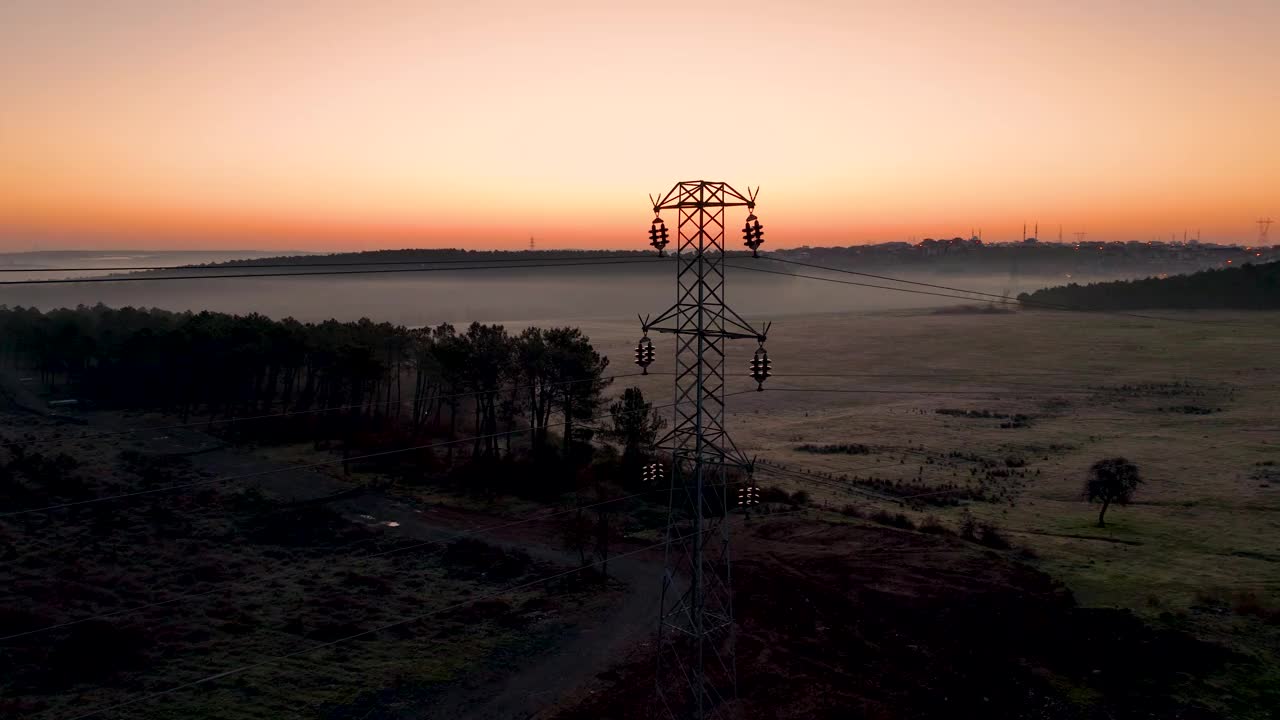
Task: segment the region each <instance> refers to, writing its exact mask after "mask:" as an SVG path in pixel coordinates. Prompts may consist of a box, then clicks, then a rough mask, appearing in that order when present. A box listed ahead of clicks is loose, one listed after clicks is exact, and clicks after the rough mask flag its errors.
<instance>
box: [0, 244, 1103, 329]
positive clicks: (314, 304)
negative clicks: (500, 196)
mask: <svg viewBox="0 0 1280 720" xmlns="http://www.w3.org/2000/svg"><path fill="white" fill-rule="evenodd" d="M134 262H135V263H136V260H135V261H134ZM146 262H148V263H154V262H155V260H147V261H146ZM189 262H196V261H195V260H189ZM732 262H733V263H734V264H740V265H747V266H750V267H758V268H761V269H766V270H771V271H774V272H779V271H785V268H783V267H781V266H779V265H778V264H777V263H773V262H770V261H767V260H754V261H753V260H749V259H734V260H733V261H732ZM122 264H123V263H122ZM104 266H105V265H104ZM229 272H230V271H229ZM248 272H254V271H252V270H249V271H248ZM674 273H675V267H674V265H673V264H672V263H669V262H655V263H654V264H653V265H642V266H639V267H637V266H636V265H625V266H618V265H603V266H600V267H586V266H582V267H569V268H529V269H527V270H523V271H521V270H467V271H452V272H451V271H445V272H430V273H412V272H405V273H394V274H392V273H388V274H383V275H356V276H319V277H305V278H301V277H300V278H263V279H252V278H241V279H222V280H212V279H211V280H183V281H162V280H161V281H148V282H120V283H92V284H84V285H76V284H68V285H47V286H34V285H17V286H9V287H3V286H0V304H3V305H8V306H11V307H12V306H19V305H20V306H34V307H36V308H39V309H41V310H49V309H53V308H58V307H75V306H77V305H93V304H96V303H99V302H101V303H103V304H106V305H108V306H110V307H124V306H133V307H156V308H162V309H165V310H174V311H184V310H191V311H194V312H199V311H201V310H211V311H218V312H226V313H235V314H247V313H260V314H263V315H266V316H268V317H271V318H276V319H279V318H284V317H293V318H295V319H297V320H301V321H322V320H328V319H330V318H334V319H337V320H358V319H360V318H362V317H367V318H369V319H371V320H375V321H387V322H392V323H398V324H403V325H408V326H421V325H434V324H438V323H441V322H452V323H470V322H472V321H481V322H503V321H511V322H531V321H538V320H548V321H553V320H554V321H556V322H568V321H572V320H577V319H597V320H599V319H628V318H634V317H635V315H636V313H637V312H658V311H660V310H661V309H664V308H665V307H666V306H667V305H670V304H671V302H672V300H673V299H674ZM84 274H85V275H86V276H88V275H101V274H102V273H87V272H86V273H84ZM726 276H727V290H726V300H727V301H729V302H731V303H732V304H733V306H734V308H735V309H737V310H738V312H739V313H743V314H744V316H745V315H749V316H751V317H754V318H760V319H768V318H774V317H781V316H787V315H796V314H809V313H827V312H877V311H884V310H901V309H917V308H928V307H944V306H952V305H957V304H966V303H969V304H972V303H970V301H965V300H953V299H950V298H945V297H937V296H932V295H921V294H914V293H907V292H885V291H883V290H877V289H873V288H867V287H858V286H853V285H844V284H839V283H824V282H814V281H812V280H808V279H803V278H794V277H785V276H782V275H775V274H766V273H759V272H752V271H748V270H741V269H733V268H729V269H727V270H726ZM894 276H895V277H900V278H902V279H905V280H915V281H919V282H928V283H934V284H941V285H949V286H953V287H960V288H964V289H967V290H975V291H979V292H986V293H995V294H1003V293H1005V292H1006V291H1009V293H1010V296H1011V297H1013V296H1016V295H1017V294H1018V293H1019V292H1027V291H1030V290H1035V289H1037V288H1040V287H1046V286H1049V285H1053V284H1060V283H1062V282H1064V280H1063V279H1062V278H1050V277H1027V276H1020V277H1018V278H1012V277H1011V276H1009V275H1008V274H1001V273H987V274H956V273H948V274H945V275H943V274H937V273H894ZM1109 277H1114V276H1109ZM0 279H4V280H17V279H43V277H42V276H39V275H38V274H36V273H32V274H30V275H29V276H25V275H24V276H21V277H8V276H6V277H3V278H0ZM844 279H847V280H849V281H853V282H866V283H868V284H885V283H880V282H878V281H876V280H867V279H864V278H857V277H846V278H844ZM1077 280H1080V281H1088V280H1089V278H1083V279H1079V278H1078V279H1077ZM919 289H921V290H929V289H928V288H919ZM939 292H943V293H945V292H946V291H939ZM974 302H979V300H975V301H974Z"/></svg>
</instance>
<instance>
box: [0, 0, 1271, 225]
mask: <svg viewBox="0 0 1280 720" xmlns="http://www.w3.org/2000/svg"><path fill="white" fill-rule="evenodd" d="M0 98H3V104H2V106H0V250H30V249H32V248H33V247H39V248H41V249H53V248H112V247H117V248H118V247H128V248H173V249H187V248H263V249H276V248H291V249H311V250H338V249H373V248H383V247H408V246H421V247H442V246H464V247H475V248H502V247H522V246H527V243H528V239H529V237H530V235H533V236H536V237H537V238H538V240H539V246H540V247H546V248H551V247H610V248H636V249H643V248H644V244H645V242H646V238H645V232H646V230H647V227H648V221H649V218H650V216H651V213H650V211H649V209H648V207H647V205H648V198H647V195H648V193H650V192H658V191H662V190H666V189H667V188H669V187H670V186H671V185H672V183H673V182H675V181H677V180H684V179H695V178H706V179H712V180H726V181H728V182H731V183H734V184H735V185H737V186H739V187H740V188H745V186H747V185H752V186H754V185H760V186H762V191H761V195H760V216H761V219H762V221H763V222H764V223H765V225H766V226H767V228H768V231H767V235H766V241H767V245H766V247H791V246H796V245H803V244H811V245H818V244H822V245H829V244H839V245H848V244H855V243H866V242H879V241H886V240H902V239H906V238H909V237H919V238H922V237H926V236H946V237H950V236H953V235H962V234H967V233H968V231H969V230H970V228H978V227H981V228H983V231H984V237H985V238H986V239H987V240H988V241H996V240H1009V239H1017V238H1018V236H1019V234H1020V233H1021V227H1022V223H1023V222H1024V221H1025V222H1027V223H1034V222H1037V221H1038V222H1039V223H1040V231H1041V236H1042V237H1044V238H1046V239H1054V238H1056V236H1057V232H1058V226H1059V224H1061V225H1062V226H1063V229H1064V232H1065V234H1066V237H1067V238H1068V239H1070V238H1071V233H1072V232H1074V231H1077V230H1083V231H1087V232H1088V233H1089V238H1090V239H1102V240H1112V239H1119V240H1129V239H1140V240H1147V239H1151V238H1153V237H1163V238H1165V239H1168V237H1169V235H1170V233H1175V232H1176V233H1178V235H1179V237H1181V232H1182V230H1183V229H1184V228H1185V229H1189V230H1190V231H1191V232H1192V233H1194V232H1195V231H1196V229H1197V228H1198V229H1200V230H1201V231H1202V233H1203V235H1204V238H1205V239H1206V240H1209V239H1214V240H1229V241H1249V240H1251V239H1253V238H1254V237H1256V234H1257V227H1256V225H1255V224H1254V223H1253V221H1254V220H1255V219H1257V218H1258V217H1260V216H1263V215H1271V216H1274V217H1276V218H1277V220H1280V2H1277V1H1276V0H1256V1H1239V2H1230V1H1228V2H1183V1H1180V0H1171V1H1168V2H1123V1H1118V0H1111V1H1108V2H1098V1H1092V0H1087V1H1083V2H1070V3H1068V2H976V3H969V2H943V1H937V2H886V3H878V2H875V3H873V2H856V1H853V0H850V1H847V2H817V1H811V2H803V1H797V2H781V1H778V0H773V1H770V2H753V1H745V0H744V1H740V2H734V3H699V2H667V1H666V0H653V1H650V2H644V3H614V2H600V1H597V2H577V3H566V2H556V1H554V0H546V1H539V2H528V1H520V0H507V1H503V2H484V1H474V0H473V1H467V2H463V1H461V0H456V1H454V2H429V1H418V2H395V1H388V0H381V1H379V2H370V3H360V2H352V1H350V0H345V1H343V2H321V1H319V0H311V1H308V2H283V1H275V0H255V1H253V2H235V1H233V0H221V1H218V0H204V1H191V2H188V1H186V0H151V1H146V0H109V1H108V0H85V1H83V2H72V1H69V0H5V1H4V2H2V3H0ZM735 221H736V220H735ZM1272 235H1273V236H1275V235H1280V232H1276V231H1273V232H1272Z"/></svg>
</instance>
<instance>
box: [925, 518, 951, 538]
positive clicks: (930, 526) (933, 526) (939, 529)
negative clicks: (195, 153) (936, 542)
mask: <svg viewBox="0 0 1280 720" xmlns="http://www.w3.org/2000/svg"><path fill="white" fill-rule="evenodd" d="M920 532H922V533H928V534H929V535H955V533H954V532H953V531H952V530H951V528H949V527H947V526H946V525H943V524H942V523H940V522H938V518H936V517H934V516H932V515H930V516H928V517H926V518H925V519H924V522H921V523H920Z"/></svg>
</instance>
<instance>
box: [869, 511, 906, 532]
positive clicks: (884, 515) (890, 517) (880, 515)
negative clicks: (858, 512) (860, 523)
mask: <svg viewBox="0 0 1280 720" xmlns="http://www.w3.org/2000/svg"><path fill="white" fill-rule="evenodd" d="M871 520H872V521H873V522H878V523H880V524H881V525H888V526H889V527H896V528H902V529H903V530H915V529H916V524H915V523H913V522H911V518H909V517H907V516H906V515H903V514H902V513H897V514H893V513H888V512H885V511H884V510H877V511H875V512H873V513H871Z"/></svg>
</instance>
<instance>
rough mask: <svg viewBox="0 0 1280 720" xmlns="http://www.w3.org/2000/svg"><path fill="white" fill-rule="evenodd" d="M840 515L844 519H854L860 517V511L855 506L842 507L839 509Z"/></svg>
mask: <svg viewBox="0 0 1280 720" xmlns="http://www.w3.org/2000/svg"><path fill="white" fill-rule="evenodd" d="M840 514H841V515H844V516H845V517H855V518H860V517H862V511H861V510H859V509H858V506H857V505H845V506H844V507H842V508H840Z"/></svg>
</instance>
